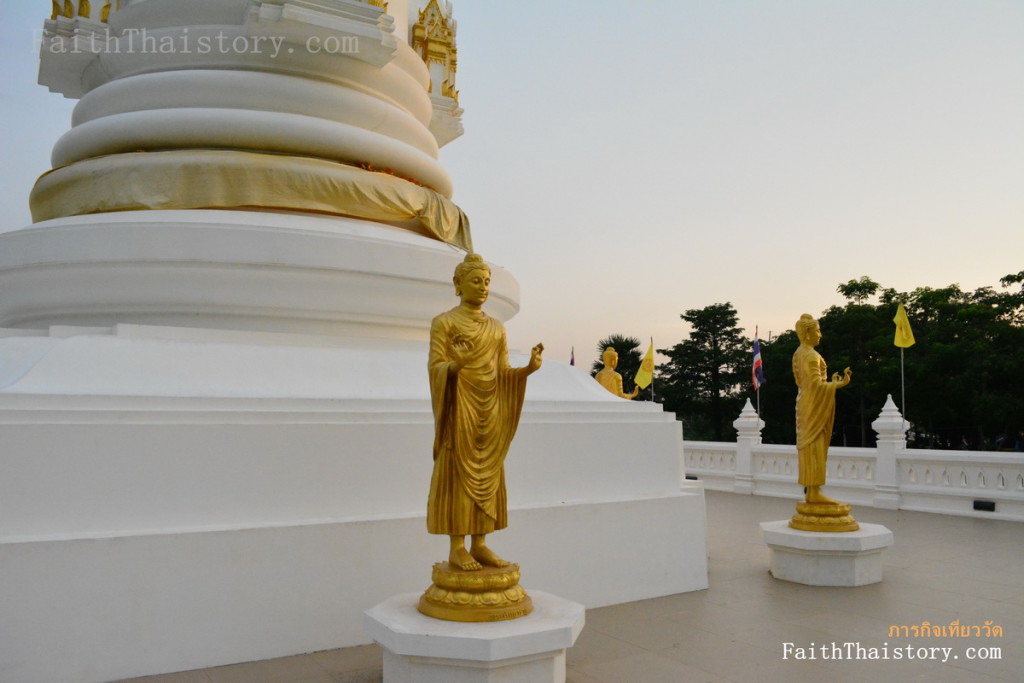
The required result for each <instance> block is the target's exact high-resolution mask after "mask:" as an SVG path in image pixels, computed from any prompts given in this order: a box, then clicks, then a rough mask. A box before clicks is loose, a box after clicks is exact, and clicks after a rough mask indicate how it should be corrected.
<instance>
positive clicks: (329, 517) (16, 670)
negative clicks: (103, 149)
mask: <svg viewBox="0 0 1024 683" xmlns="http://www.w3.org/2000/svg"><path fill="white" fill-rule="evenodd" d="M51 332H52V333H51V334H47V335H45V336H44V335H43V334H42V333H33V332H31V331H25V330H19V331H11V332H10V333H9V336H6V337H2V338H0V358H2V359H3V361H2V363H0V423H2V424H0V471H2V472H3V473H4V475H3V477H0V566H2V567H3V570H4V571H3V574H4V580H3V581H2V582H0V604H2V605H3V606H4V618H3V620H0V680H12V681H18V682H19V683H33V682H37V681H38V682H44V681H45V682H46V683H59V682H61V681H78V682H83V681H106V680H112V679H118V678H126V677H131V676H139V675H145V674H156V673H162V672H170V671H182V670H187V669H192V668H199V667H209V666H215V665H220V664H228V663H233V662H241V661H251V660H258V659H265V658H271V657H279V656H285V655H290V654H296V653H301V652H309V651H316V650H323V649H331V648H337V647H344V646H351V645H357V644H361V643H366V642H369V639H368V637H367V636H366V635H365V634H364V633H363V631H362V628H361V616H362V612H363V611H365V610H366V609H368V608H369V607H371V606H372V605H374V604H376V603H378V602H380V601H382V600H384V599H385V598H387V597H389V596H392V595H395V594H396V593H402V592H406V591H422V590H423V589H425V588H426V586H427V585H429V582H430V567H431V564H432V563H433V562H435V561H440V560H442V559H443V558H444V555H445V553H446V547H447V539H443V538H441V537H436V536H431V535H429V534H427V533H426V530H425V522H424V514H425V503H426V496H427V489H428V484H429V479H430V471H431V465H432V463H431V456H430V452H431V443H432V440H433V420H432V415H431V408H430V402H429V390H428V386H427V376H426V344H425V342H422V341H416V340H407V341H403V340H382V339H357V338H349V339H347V340H342V339H340V338H333V337H329V338H328V337H313V336H299V335H288V334H271V333H246V332H230V331H226V330H195V329H182V328H171V327H149V326H140V325H115V326H113V327H111V328H67V327H63V328H54V329H53V330H52V331H51ZM525 360H526V358H525V356H519V357H515V356H514V357H513V359H512V362H513V364H514V365H521V364H523V363H525ZM680 447H681V441H680V434H679V425H678V423H677V422H675V421H674V420H673V419H672V418H671V416H669V415H667V414H665V413H663V412H662V411H661V410H660V407H658V406H652V405H650V404H646V405H645V404H640V403H630V402H626V401H622V400H619V399H616V398H614V397H612V396H610V395H609V394H607V393H606V392H604V390H603V389H601V388H600V387H599V386H598V385H597V384H596V383H595V382H593V380H592V379H590V377H589V376H587V375H586V374H585V373H584V372H582V371H581V370H579V369H576V368H573V367H570V366H568V365H566V364H564V363H558V362H554V361H551V360H548V361H546V362H545V365H544V368H543V369H542V370H541V372H539V373H537V374H535V375H534V376H533V377H531V379H530V382H529V387H528V392H527V402H526V405H525V407H524V412H523V417H522V421H521V424H520V428H519V433H518V435H517V437H516V440H515V441H514V442H513V446H512V450H511V452H510V453H509V456H508V460H507V466H506V467H507V477H508V490H509V503H510V527H509V528H508V529H507V530H504V531H501V532H499V533H497V534H495V535H494V537H493V538H492V539H491V540H492V543H493V546H494V547H495V548H496V549H498V550H499V552H501V553H502V554H503V555H504V556H505V557H508V558H509V559H511V560H514V561H516V562H518V563H520V564H521V566H522V567H523V583H524V585H527V586H529V587H531V588H536V589H537V590H541V591H547V592H551V593H555V594H557V595H560V596H563V597H564V598H566V599H569V600H572V601H575V602H579V603H581V604H583V605H585V606H587V607H598V606H601V605H607V604H614V603H619V602H625V601H631V600H639V599H643V598H649V597H655V596H660V595H667V594H672V593H678V592H684V591H691V590H698V589H702V588H705V587H706V586H707V565H706V550H705V539H704V504H703V494H702V492H701V490H700V489H693V490H689V491H682V492H681V491H680V489H679V481H680V479H681V476H680V474H681V472H680V454H679V449H680ZM637 557H643V558H644V561H643V562H637V561H636V558H637ZM581 567H586V571H579V568H581ZM54 652H59V653H61V654H60V656H59V657H54V656H53V653H54Z"/></svg>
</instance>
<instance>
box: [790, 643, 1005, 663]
mask: <svg viewBox="0 0 1024 683" xmlns="http://www.w3.org/2000/svg"><path fill="white" fill-rule="evenodd" d="M782 658H783V659H785V660H795V661H823V660H824V661H829V660H832V661H844V660H853V661H872V660H904V661H911V660H929V661H937V662H942V663H946V662H950V661H954V660H959V659H961V658H963V659H967V660H975V659H1002V658H1003V650H1002V648H1001V647H975V646H970V647H965V648H959V647H950V646H937V645H925V646H921V645H890V644H889V643H887V642H886V643H882V645H881V646H873V645H863V644H861V643H860V642H842V643H836V642H832V643H813V642H812V643H807V644H801V645H797V644H796V643H783V644H782Z"/></svg>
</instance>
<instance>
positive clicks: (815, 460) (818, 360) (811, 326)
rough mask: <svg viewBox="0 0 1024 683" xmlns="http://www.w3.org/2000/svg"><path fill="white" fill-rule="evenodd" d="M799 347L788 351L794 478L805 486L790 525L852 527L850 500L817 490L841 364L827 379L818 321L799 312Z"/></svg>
mask: <svg viewBox="0 0 1024 683" xmlns="http://www.w3.org/2000/svg"><path fill="white" fill-rule="evenodd" d="M796 333H797V336H798V337H799V338H800V347H799V348H798V349H797V350H796V352H795V353H794V354H793V379H794V380H795V381H796V386H797V395H796V449H797V457H798V458H799V467H800V474H799V479H798V481H799V483H800V484H801V485H802V486H804V487H806V496H805V500H804V502H803V503H797V514H796V515H794V517H793V519H792V520H790V523H789V525H790V526H791V527H793V528H794V529H802V530H804V531H855V530H857V529H858V528H859V525H858V524H857V522H855V521H854V519H853V517H851V516H850V514H849V512H850V506H849V505H848V504H846V503H840V502H839V501H836V500H832V499H831V498H829V497H827V496H825V495H824V494H822V492H821V487H822V486H824V484H825V473H826V468H825V464H826V460H827V458H828V446H829V443H830V442H831V441H832V425H833V424H834V422H835V416H836V391H837V390H838V389H841V388H843V387H845V386H846V385H847V384H849V383H850V377H851V375H852V373H851V372H850V368H846V369H845V370H844V371H843V374H841V375H840V374H839V373H838V372H837V373H835V374H834V375H833V376H832V381H831V382H830V381H829V380H828V367H827V366H826V364H825V359H824V358H822V357H821V354H819V353H818V352H817V351H815V350H814V347H815V346H817V345H818V344H819V343H821V327H820V326H819V325H818V321H817V320H815V319H814V318H813V317H812V316H810V315H808V314H807V313H804V314H803V315H802V316H800V320H798V321H797V323H796Z"/></svg>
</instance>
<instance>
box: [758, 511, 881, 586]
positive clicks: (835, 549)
mask: <svg viewBox="0 0 1024 683" xmlns="http://www.w3.org/2000/svg"><path fill="white" fill-rule="evenodd" d="M761 534H762V535H763V536H764V540H765V543H767V544H768V548H769V549H770V550H771V573H772V576H774V577H775V578H776V579H782V580H783V581H792V582H794V583H802V584H806V585H808V586H864V585H867V584H869V583H878V582H879V581H881V580H882V553H883V552H884V551H885V549H886V548H888V547H889V546H891V545H892V543H893V535H892V532H891V531H889V530H888V529H887V528H885V527H884V526H882V525H881V524H861V525H860V529H859V530H857V531H845V532H815V531H800V530H799V529H791V528H790V527H789V520H787V519H783V520H780V521H777V522H761Z"/></svg>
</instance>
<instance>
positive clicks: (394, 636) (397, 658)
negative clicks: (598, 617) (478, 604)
mask: <svg viewBox="0 0 1024 683" xmlns="http://www.w3.org/2000/svg"><path fill="white" fill-rule="evenodd" d="M528 592H529V594H530V597H531V598H532V599H533V612H531V613H530V614H528V615H527V616H525V617H520V618H519V619H512V620H510V621H498V622H493V623H485V624H468V623H460V622H455V621H443V620H441V619H433V618H431V617H428V616H425V615H423V614H420V613H419V611H418V610H417V609H416V604H417V602H418V601H419V597H420V593H406V594H403V595H397V596H395V597H393V598H390V599H388V600H385V601H384V602H382V603H380V604H379V605H376V606H375V607H373V608H371V609H369V610H367V612H366V614H365V617H364V620H363V625H364V628H365V630H366V633H367V634H368V635H369V636H370V637H371V638H373V639H374V640H375V641H376V642H378V643H380V645H381V646H382V647H383V648H384V681H385V683H499V682H501V683H504V682H508V683H512V682H513V681H530V682H531V683H562V681H565V651H566V650H567V649H568V648H570V647H572V646H573V644H574V643H575V642H576V638H577V637H578V636H579V634H580V631H582V630H583V622H584V609H583V605H580V604H578V603H575V602H570V601H568V600H563V599H562V598H559V597H556V596H554V595H549V594H547V593H542V592H540V591H535V590H529V591H528Z"/></svg>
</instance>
